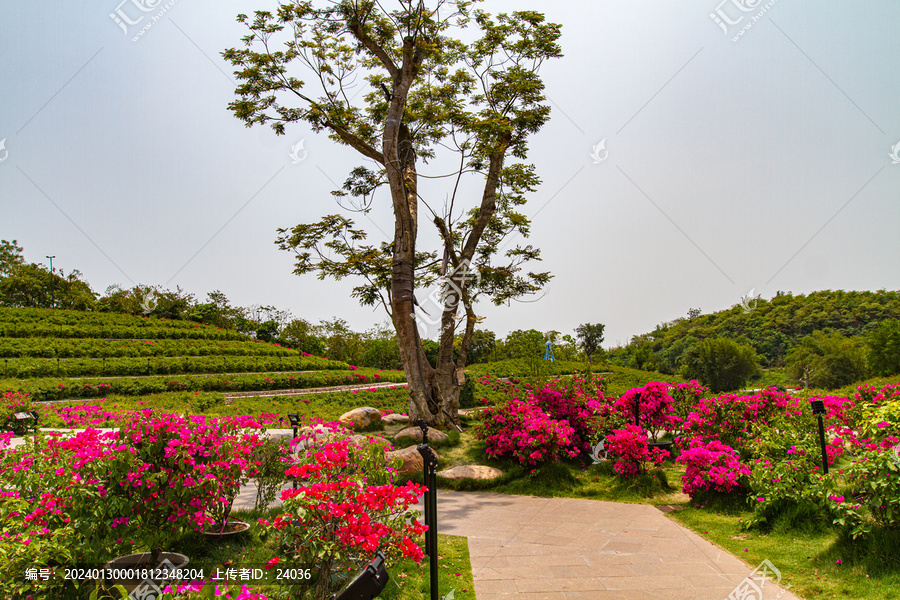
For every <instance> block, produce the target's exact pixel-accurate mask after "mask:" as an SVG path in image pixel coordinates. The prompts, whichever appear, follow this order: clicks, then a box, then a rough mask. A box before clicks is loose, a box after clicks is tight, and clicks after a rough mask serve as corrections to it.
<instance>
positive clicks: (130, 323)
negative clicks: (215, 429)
mask: <svg viewBox="0 0 900 600" xmlns="http://www.w3.org/2000/svg"><path fill="white" fill-rule="evenodd" d="M404 381H405V378H404V375H403V373H402V372H399V371H382V370H378V369H364V368H357V367H355V366H353V365H348V364H347V363H344V362H340V361H334V360H329V359H325V358H320V357H316V356H311V355H309V354H306V353H302V352H298V351H296V350H292V349H290V348H283V347H281V346H279V345H278V344H269V343H265V342H262V341H259V340H254V339H252V338H249V337H247V336H244V335H241V334H239V333H237V332H235V331H228V330H223V329H219V328H216V327H210V326H206V325H201V324H198V323H193V322H186V321H169V320H165V319H157V318H153V317H148V318H142V317H136V316H131V315H121V314H110V313H90V312H81V311H69V310H52V309H13V308H0V392H10V391H12V392H28V393H30V394H31V398H32V400H35V401H52V400H57V401H59V400H76V399H83V400H86V401H88V402H91V403H96V404H98V405H99V404H101V403H103V399H107V398H109V399H113V400H114V401H115V402H114V403H115V404H117V405H119V406H122V407H125V406H127V407H134V408H136V407H153V406H155V405H157V404H159V403H160V402H161V401H162V400H163V399H165V402H163V403H164V404H166V405H167V408H170V409H171V408H176V406H172V404H173V403H174V404H179V403H181V402H182V401H183V402H184V408H185V409H186V410H191V409H196V408H198V407H197V406H194V405H195V404H197V402H198V401H199V400H200V398H197V399H196V400H194V399H192V398H190V397H189V396H188V394H187V393H191V394H192V395H197V394H201V393H202V403H203V404H204V405H205V406H206V408H212V407H214V406H216V405H221V406H223V407H224V406H228V407H229V408H231V407H232V405H234V400H235V398H236V397H240V402H239V403H238V404H242V403H245V402H250V403H252V404H253V407H254V409H255V410H256V411H259V412H264V411H265V408H266V405H267V404H274V402H273V401H272V400H266V398H271V397H273V396H275V395H278V396H279V397H280V401H279V403H278V404H279V406H283V405H285V402H286V401H288V402H289V401H290V397H291V396H292V395H294V394H296V395H298V396H299V395H301V394H302V393H303V392H309V391H316V390H319V389H321V388H328V389H331V390H334V388H338V389H340V387H341V386H354V387H356V388H365V389H367V388H369V387H377V388H381V387H382V386H387V385H389V384H391V383H402V382H404ZM400 392H401V391H400V390H398V394H395V395H396V396H397V397H398V399H399V398H400V396H401V395H402V394H401V393H400ZM141 398H143V400H141ZM298 403H299V404H309V401H308V400H306V401H304V402H302V403H300V402H298ZM109 404H110V402H106V403H105V405H109ZM232 410H233V409H232ZM257 414H259V413H257Z"/></svg>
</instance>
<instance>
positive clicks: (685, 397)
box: [669, 379, 709, 423]
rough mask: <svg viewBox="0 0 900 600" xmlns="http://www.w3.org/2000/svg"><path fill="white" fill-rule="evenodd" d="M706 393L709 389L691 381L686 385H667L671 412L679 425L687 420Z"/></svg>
mask: <svg viewBox="0 0 900 600" xmlns="http://www.w3.org/2000/svg"><path fill="white" fill-rule="evenodd" d="M707 392H709V388H705V387H703V386H702V385H700V384H699V383H697V381H696V380H693V379H692V380H691V381H688V382H687V383H672V384H669V396H671V397H672V410H673V412H674V413H675V416H676V417H677V418H678V419H679V423H681V422H684V421H685V420H686V419H687V418H688V414H689V413H690V412H691V410H693V408H694V406H696V405H697V403H698V402H699V401H700V398H702V397H703V394H705V393H707Z"/></svg>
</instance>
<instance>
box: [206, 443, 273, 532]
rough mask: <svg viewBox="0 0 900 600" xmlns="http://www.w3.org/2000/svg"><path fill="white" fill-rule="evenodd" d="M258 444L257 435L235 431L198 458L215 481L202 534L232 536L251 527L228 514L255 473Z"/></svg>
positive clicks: (256, 470)
mask: <svg viewBox="0 0 900 600" xmlns="http://www.w3.org/2000/svg"><path fill="white" fill-rule="evenodd" d="M260 444H261V441H260V439H259V436H257V435H255V434H253V435H249V434H246V433H240V434H235V435H231V436H228V437H226V438H222V439H219V440H217V441H216V444H215V448H211V449H209V451H208V452H207V454H205V455H204V456H202V457H201V458H200V460H201V462H202V463H203V464H205V465H206V466H207V470H206V472H207V477H209V475H212V476H213V477H214V480H215V482H216V484H217V488H216V491H215V493H214V497H213V498H212V501H211V502H210V503H209V504H208V508H207V511H206V515H207V517H209V521H210V522H208V523H207V524H206V526H205V527H204V528H203V533H204V534H206V535H212V536H222V535H232V534H235V533H241V532H243V531H247V530H248V529H249V528H250V525H249V524H248V523H245V522H244V521H239V520H237V519H230V518H229V517H230V515H231V509H232V507H233V505H234V499H235V498H237V495H238V494H239V493H240V491H241V486H242V485H244V484H246V483H247V482H248V481H249V480H250V478H251V477H252V476H254V475H256V474H257V473H258V469H257V463H256V461H254V460H252V457H253V454H254V450H255V449H256V448H257V447H258V446H259V445H260Z"/></svg>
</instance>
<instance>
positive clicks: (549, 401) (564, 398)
mask: <svg viewBox="0 0 900 600" xmlns="http://www.w3.org/2000/svg"><path fill="white" fill-rule="evenodd" d="M582 383H583V380H582V379H581V378H580V377H576V378H575V381H574V384H573V385H571V386H568V387H564V386H563V385H562V384H561V383H560V382H559V381H558V380H557V381H554V382H552V383H551V384H550V385H548V386H547V387H545V388H543V389H541V390H537V391H534V392H532V394H531V398H532V400H533V402H534V404H536V405H537V406H538V407H539V408H540V409H541V410H542V411H544V412H545V413H547V415H548V416H549V417H550V418H551V419H555V420H557V421H565V422H566V423H568V424H569V426H570V427H571V428H572V430H573V432H572V435H571V437H570V440H571V445H572V449H573V450H575V451H577V452H582V453H589V452H590V451H591V443H590V441H589V440H590V439H591V438H592V437H593V436H594V435H595V434H596V433H597V430H598V429H599V428H600V426H601V423H602V422H603V418H604V417H605V415H606V414H607V413H608V412H609V410H608V409H609V403H608V401H607V400H606V398H604V397H603V392H601V391H599V390H598V389H596V388H593V389H592V390H590V391H587V390H584V389H583V388H582ZM592 392H593V397H592V395H591V393H592Z"/></svg>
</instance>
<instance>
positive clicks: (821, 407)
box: [809, 400, 828, 475]
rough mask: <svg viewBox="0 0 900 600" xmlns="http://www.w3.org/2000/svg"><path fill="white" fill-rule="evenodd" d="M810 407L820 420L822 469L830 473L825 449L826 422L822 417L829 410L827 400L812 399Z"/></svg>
mask: <svg viewBox="0 0 900 600" xmlns="http://www.w3.org/2000/svg"><path fill="white" fill-rule="evenodd" d="M809 407H810V408H811V409H812V414H813V415H815V417H816V418H817V419H818V421H819V446H820V447H821V448H822V470H823V471H825V474H826V475H828V452H826V450H825V424H824V423H823V422H822V419H823V418H824V417H825V414H826V413H827V412H828V411H826V410H825V402H823V401H822V400H810V401H809Z"/></svg>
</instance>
